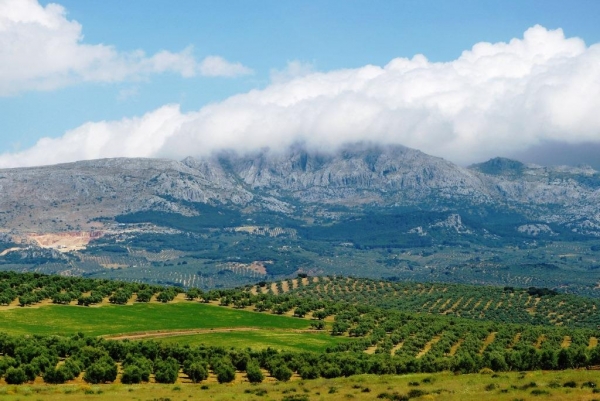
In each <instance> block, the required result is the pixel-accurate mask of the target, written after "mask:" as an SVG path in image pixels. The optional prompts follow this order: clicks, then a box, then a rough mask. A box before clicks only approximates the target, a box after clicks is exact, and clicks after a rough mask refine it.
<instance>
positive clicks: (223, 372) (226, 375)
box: [214, 361, 235, 383]
mask: <svg viewBox="0 0 600 401" xmlns="http://www.w3.org/2000/svg"><path fill="white" fill-rule="evenodd" d="M214 371H215V374H216V375H217V381H218V382H219V383H231V382H232V381H233V379H235V368H234V367H233V365H232V364H231V363H229V362H225V361H224V362H221V363H219V364H218V365H217V366H215V368H214Z"/></svg>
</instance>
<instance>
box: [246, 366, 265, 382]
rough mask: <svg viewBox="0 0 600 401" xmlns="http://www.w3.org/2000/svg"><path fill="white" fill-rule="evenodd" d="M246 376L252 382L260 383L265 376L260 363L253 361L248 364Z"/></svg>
mask: <svg viewBox="0 0 600 401" xmlns="http://www.w3.org/2000/svg"><path fill="white" fill-rule="evenodd" d="M246 376H247V377H248V381H249V382H250V383H260V382H262V381H263V380H264V378H265V377H264V375H263V373H262V372H261V371H260V367H259V366H258V364H256V363H252V362H251V363H248V365H246Z"/></svg>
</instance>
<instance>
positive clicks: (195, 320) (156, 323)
mask: <svg viewBox="0 0 600 401" xmlns="http://www.w3.org/2000/svg"><path fill="white" fill-rule="evenodd" d="M309 324H310V323H309V321H308V320H304V319H298V318H292V317H287V316H277V315H272V314H269V313H257V312H251V311H245V310H236V309H231V308H226V307H220V306H214V305H207V304H201V303H198V302H180V303H172V304H154V303H149V304H135V305H127V306H121V305H119V306H113V305H106V306H102V307H81V306H62V305H50V306H44V307H39V308H27V307H25V308H15V309H7V310H2V309H1V308H0V332H6V333H10V334H64V335H66V334H72V333H78V332H81V333H84V334H87V335H91V336H101V335H107V334H121V333H123V334H125V333H136V332H145V331H157V330H185V329H211V328H212V329H217V328H239V327H255V328H260V329H280V330H282V329H284V330H285V329H288V330H289V329H297V330H298V329H308V328H309Z"/></svg>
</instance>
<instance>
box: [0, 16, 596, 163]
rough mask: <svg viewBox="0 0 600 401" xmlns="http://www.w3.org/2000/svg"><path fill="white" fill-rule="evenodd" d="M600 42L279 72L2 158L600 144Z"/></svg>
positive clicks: (506, 46) (496, 47)
mask: <svg viewBox="0 0 600 401" xmlns="http://www.w3.org/2000/svg"><path fill="white" fill-rule="evenodd" d="M597 110H600V45H599V44H595V45H592V46H589V47H588V46H586V45H585V43H584V42H583V41H582V40H580V39H578V38H565V37H564V34H563V32H562V30H560V29H558V30H547V29H545V28H543V27H541V26H535V27H533V28H530V29H529V30H527V31H526V32H525V35H524V37H523V38H522V39H513V40H511V41H510V42H508V43H494V44H491V43H478V44H476V45H475V46H473V48H472V49H470V50H468V51H465V52H463V54H462V55H461V56H460V57H459V58H458V59H456V60H453V61H450V62H446V63H432V62H429V61H428V60H427V59H426V58H425V57H424V56H422V55H416V56H414V57H413V58H411V59H406V58H397V59H394V60H392V61H390V62H389V63H388V64H387V65H385V66H383V67H380V66H374V65H367V66H364V67H362V68H357V69H346V70H337V71H331V72H325V73H322V72H321V73H319V72H314V73H309V74H308V75H302V74H301V75H300V76H298V77H296V78H294V77H289V79H285V80H282V81H275V82H273V83H271V84H270V85H269V86H268V87H266V88H265V89H263V90H253V91H250V92H248V93H244V94H239V95H236V96H232V97H230V98H228V99H226V100H224V101H222V102H220V103H215V104H210V105H208V106H205V107H203V108H202V109H200V110H199V111H197V112H194V113H181V112H180V111H179V109H178V108H177V107H176V106H166V107H163V108H160V109H158V110H155V111H152V112H149V113H148V114H146V115H145V116H143V117H140V118H136V119H125V120H122V121H116V122H101V123H88V124H85V125H83V126H81V127H79V128H76V129H74V130H73V131H71V132H68V133H66V134H65V135H64V136H63V137H61V138H57V139H43V140H40V142H38V143H37V144H36V145H35V146H33V147H32V148H30V149H26V150H24V151H21V152H14V153H9V154H4V155H2V156H0V165H1V166H22V165H35V164H48V163H56V162H59V161H73V160H78V159H87V158H96V157H112V156H145V157H172V158H177V159H180V158H183V157H185V156H188V155H205V154H208V153H210V152H212V151H214V150H219V149H223V148H232V149H236V150H239V151H247V150H252V149H256V148H260V147H265V146H270V147H271V148H282V147H285V146H288V145H290V144H292V143H295V142H299V141H301V142H306V143H307V144H308V145H310V146H315V147H317V146H318V147H320V148H325V147H335V146H337V145H339V144H341V143H344V142H348V141H359V140H370V141H377V142H381V143H398V144H403V145H406V146H410V147H413V148H417V149H421V150H423V151H425V152H427V153H430V154H434V155H438V156H442V157H445V158H448V159H450V160H452V161H455V162H459V163H463V164H467V163H471V162H474V161H481V160H482V159H485V158H488V157H494V156H497V155H507V154H512V153H514V152H515V151H518V150H523V149H527V148H529V147H532V146H536V145H538V144H540V143H543V142H545V141H562V142H566V143H571V144H579V143H600V119H599V118H598V111H597Z"/></svg>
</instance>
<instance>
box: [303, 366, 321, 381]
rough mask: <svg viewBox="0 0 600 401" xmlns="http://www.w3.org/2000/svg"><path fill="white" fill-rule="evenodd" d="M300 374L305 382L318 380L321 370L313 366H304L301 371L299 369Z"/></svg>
mask: <svg viewBox="0 0 600 401" xmlns="http://www.w3.org/2000/svg"><path fill="white" fill-rule="evenodd" d="M298 373H299V374H300V377H302V379H304V380H309V379H316V378H317V377H319V369H317V368H316V367H315V366H312V365H302V366H300V369H298Z"/></svg>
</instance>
